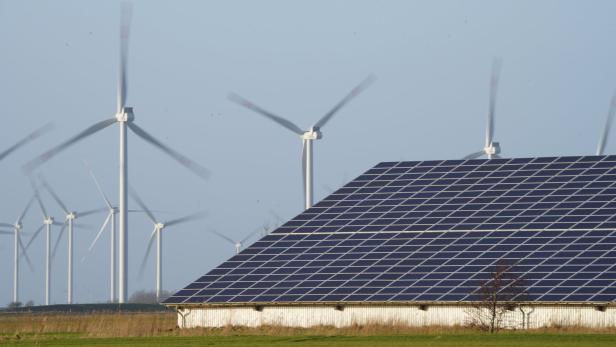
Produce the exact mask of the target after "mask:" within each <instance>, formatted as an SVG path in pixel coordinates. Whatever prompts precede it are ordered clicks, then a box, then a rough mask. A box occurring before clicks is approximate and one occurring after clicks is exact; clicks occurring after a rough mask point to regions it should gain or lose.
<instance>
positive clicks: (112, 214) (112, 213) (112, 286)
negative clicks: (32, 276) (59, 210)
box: [81, 161, 143, 302]
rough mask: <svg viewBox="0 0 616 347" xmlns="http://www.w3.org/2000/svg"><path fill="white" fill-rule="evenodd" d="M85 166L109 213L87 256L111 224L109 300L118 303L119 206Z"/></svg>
mask: <svg viewBox="0 0 616 347" xmlns="http://www.w3.org/2000/svg"><path fill="white" fill-rule="evenodd" d="M84 165H85V166H86V168H87V169H88V172H89V173H90V177H92V180H93V181H94V184H95V185H96V189H97V190H98V193H99V194H100V196H101V198H102V199H103V202H104V203H105V206H106V208H107V211H108V213H107V217H105V220H104V221H103V224H102V225H101V227H100V229H99V230H98V233H97V234H96V236H95V237H94V239H93V240H92V243H90V246H89V247H88V253H87V254H90V253H92V249H94V246H95V245H96V243H97V242H98V239H99V238H100V237H101V235H102V234H103V231H105V228H106V227H107V224H110V228H109V243H110V255H109V266H110V271H109V277H110V280H109V300H110V302H116V301H117V296H116V277H117V272H116V214H117V213H118V208H117V206H113V205H112V204H111V202H110V201H109V199H108V198H107V195H106V194H105V192H104V191H103V188H102V187H101V185H100V182H99V181H98V179H97V178H96V175H94V171H92V168H91V167H90V166H89V165H88V164H87V163H86V162H85V161H84ZM128 212H129V213H131V212H143V211H141V210H131V209H129V210H128ZM86 256H87V255H84V257H83V258H81V261H84V260H85V258H86Z"/></svg>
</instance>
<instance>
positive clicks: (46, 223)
mask: <svg viewBox="0 0 616 347" xmlns="http://www.w3.org/2000/svg"><path fill="white" fill-rule="evenodd" d="M32 189H33V190H34V197H35V199H36V201H37V202H38V205H39V208H40V210H41V214H42V215H43V224H42V225H41V226H40V227H39V228H38V229H37V230H36V231H35V232H34V234H32V237H31V238H30V240H29V241H28V243H27V244H26V247H25V249H26V250H27V249H28V248H30V245H31V244H32V242H34V240H36V238H37V237H38V236H39V235H40V234H41V232H42V231H43V229H45V305H49V296H50V289H51V226H52V225H57V226H62V225H63V223H58V222H56V221H54V219H53V217H52V216H51V215H50V214H49V213H47V210H46V209H45V205H43V201H42V200H41V196H40V194H39V190H38V188H37V187H36V185H35V184H34V182H32Z"/></svg>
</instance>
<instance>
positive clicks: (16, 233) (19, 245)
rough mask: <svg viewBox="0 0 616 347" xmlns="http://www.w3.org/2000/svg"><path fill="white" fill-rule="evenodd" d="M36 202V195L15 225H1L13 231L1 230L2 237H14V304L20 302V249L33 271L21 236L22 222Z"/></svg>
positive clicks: (0, 225)
mask: <svg viewBox="0 0 616 347" xmlns="http://www.w3.org/2000/svg"><path fill="white" fill-rule="evenodd" d="M33 201H34V195H33V196H32V197H31V198H30V200H28V203H27V204H26V207H24V209H23V211H22V212H21V213H20V214H19V216H18V217H17V220H16V221H15V224H9V223H0V228H11V229H13V230H12V231H6V230H0V235H13V302H14V303H15V302H19V257H20V254H19V249H21V252H22V253H21V255H23V256H24V257H25V258H26V261H27V262H28V266H29V267H30V270H32V261H31V260H30V258H29V257H28V253H26V248H25V246H24V244H23V242H22V241H21V234H22V230H23V224H22V221H23V219H24V217H25V215H26V213H27V212H28V210H29V209H30V206H32V202H33Z"/></svg>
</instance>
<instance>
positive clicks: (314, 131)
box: [228, 75, 376, 209]
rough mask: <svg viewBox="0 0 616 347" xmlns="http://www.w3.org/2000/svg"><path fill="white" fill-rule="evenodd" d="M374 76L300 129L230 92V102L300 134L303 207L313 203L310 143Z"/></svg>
mask: <svg viewBox="0 0 616 347" xmlns="http://www.w3.org/2000/svg"><path fill="white" fill-rule="evenodd" d="M375 80H376V78H375V77H374V76H373V75H370V76H368V77H367V78H366V79H364V80H363V81H362V82H361V83H359V84H358V85H357V86H356V87H355V88H353V89H352V90H351V91H350V92H349V93H348V94H347V95H346V96H345V97H344V98H342V100H340V101H339V102H338V103H337V104H336V105H334V107H333V108H332V109H331V110H329V112H327V113H326V114H325V115H323V116H322V117H321V118H320V119H319V120H318V121H317V122H316V123H314V125H313V126H311V127H310V128H308V130H302V128H300V127H299V126H298V125H296V124H295V123H293V122H291V121H290V120H288V119H286V118H283V117H281V116H278V115H276V114H274V113H272V112H269V111H266V110H265V109H263V108H261V107H260V106H257V105H255V104H254V103H252V102H251V101H248V100H247V99H245V98H243V97H241V96H239V95H238V94H235V93H230V94H229V96H228V98H229V100H231V101H232V102H234V103H236V104H238V105H240V106H243V107H245V108H247V109H249V110H252V111H254V112H256V113H258V114H260V115H262V116H264V117H266V118H268V119H270V120H272V121H274V122H275V123H277V124H279V125H280V126H282V127H284V128H286V129H288V130H289V131H291V132H293V133H294V134H296V135H299V136H300V139H301V140H302V152H301V157H302V180H303V192H304V209H309V208H310V207H312V204H313V194H314V189H313V160H312V157H313V149H312V143H313V141H314V140H319V139H321V138H323V133H322V132H321V128H323V127H324V126H325V124H327V123H328V122H329V121H330V120H331V119H332V118H333V117H334V115H335V114H337V113H338V111H340V109H341V108H342V107H343V106H344V105H346V104H347V103H348V102H349V101H351V100H352V99H353V98H355V97H356V96H358V95H359V94H360V93H361V92H363V91H364V90H365V89H366V88H368V86H370V85H371V84H372V83H373V82H374V81H375Z"/></svg>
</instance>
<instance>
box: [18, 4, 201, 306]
mask: <svg viewBox="0 0 616 347" xmlns="http://www.w3.org/2000/svg"><path fill="white" fill-rule="evenodd" d="M130 17H131V7H130V6H129V5H128V4H126V3H124V5H123V7H122V19H121V25H120V69H119V79H118V95H117V109H116V114H115V116H114V117H113V118H110V119H105V120H103V121H100V122H98V123H95V124H93V125H91V126H90V127H88V128H86V129H85V130H83V131H82V132H80V133H78V134H77V135H75V136H73V137H71V138H70V139H68V140H66V141H64V142H62V143H60V144H59V145H57V146H55V147H53V148H51V149H49V150H48V151H46V152H44V153H43V154H41V155H39V156H38V157H36V158H34V159H33V160H31V161H30V162H29V163H27V164H26V165H25V166H24V170H25V171H26V172H32V171H33V170H35V169H36V168H38V167H39V166H41V165H42V164H43V163H45V162H47V161H48V160H49V159H51V158H52V157H54V156H56V155H57V154H59V153H60V152H62V151H64V150H65V149H67V148H68V147H70V146H72V145H74V144H75V143H77V142H79V141H81V140H83V139H85V138H87V137H89V136H91V135H93V134H95V133H97V132H99V131H101V130H103V129H105V128H107V127H109V126H110V125H112V124H115V123H117V124H118V125H119V128H120V158H119V162H120V163H119V168H120V171H119V173H120V175H119V193H120V194H119V199H118V200H119V209H118V214H119V216H120V219H119V222H120V223H119V229H120V230H119V244H118V245H119V249H120V254H119V283H118V285H119V298H118V299H119V300H118V301H119V302H120V303H124V302H126V299H127V297H126V294H127V288H128V213H127V212H128V211H127V209H128V208H127V189H126V187H127V184H128V143H127V141H128V137H127V128H128V129H130V130H131V131H132V132H133V133H134V134H136V135H137V136H138V137H140V138H142V139H143V140H145V141H146V142H148V143H150V144H151V145H153V146H154V147H156V148H158V149H159V150H161V151H163V152H164V153H166V154H167V155H169V156H170V157H171V158H173V159H174V160H176V161H178V162H179V163H180V164H181V165H183V166H184V167H186V168H187V169H189V170H190V171H192V172H193V173H195V174H196V175H198V176H199V177H201V178H204V179H205V178H207V177H209V171H208V170H207V169H205V168H204V167H202V166H201V165H199V164H197V163H196V162H194V161H192V160H190V159H188V157H186V156H184V155H182V154H180V153H179V152H177V151H175V150H173V149H171V148H170V147H168V146H167V145H165V144H163V143H162V142H160V141H159V140H158V139H156V138H155V137H154V136H152V135H150V134H149V133H148V132H146V131H145V130H144V129H143V128H141V127H140V126H138V125H137V124H135V122H134V120H135V116H134V114H133V109H132V107H127V106H126V97H127V83H126V66H127V60H128V37H129V32H130Z"/></svg>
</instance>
